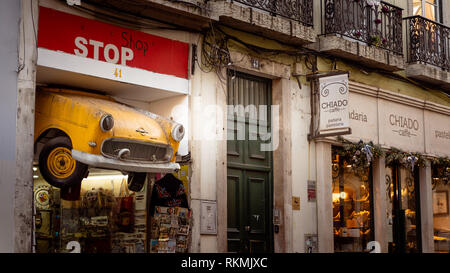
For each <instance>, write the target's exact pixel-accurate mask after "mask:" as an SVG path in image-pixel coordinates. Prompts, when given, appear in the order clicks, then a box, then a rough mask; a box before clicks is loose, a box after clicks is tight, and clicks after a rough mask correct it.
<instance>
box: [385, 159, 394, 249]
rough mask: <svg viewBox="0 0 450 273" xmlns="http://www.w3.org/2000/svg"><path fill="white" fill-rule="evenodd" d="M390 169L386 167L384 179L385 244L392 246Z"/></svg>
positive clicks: (392, 203)
mask: <svg viewBox="0 0 450 273" xmlns="http://www.w3.org/2000/svg"><path fill="white" fill-rule="evenodd" d="M392 171H393V170H392V168H391V167H386V178H385V186H386V188H385V189H386V201H387V206H386V223H387V227H388V230H387V232H386V237H387V242H388V243H390V244H392V243H393V242H394V236H393V232H394V229H393V226H394V218H393V214H392V212H393V209H394V178H393V174H392Z"/></svg>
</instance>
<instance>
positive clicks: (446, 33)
mask: <svg viewBox="0 0 450 273" xmlns="http://www.w3.org/2000/svg"><path fill="white" fill-rule="evenodd" d="M404 20H405V21H406V33H407V53H408V62H409V63H413V62H421V63H427V64H431V65H435V66H438V67H440V68H441V69H443V70H446V71H450V27H447V26H445V25H442V24H439V23H437V22H434V21H431V20H429V19H427V18H424V17H422V16H412V17H407V18H404Z"/></svg>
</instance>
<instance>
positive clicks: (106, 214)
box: [33, 166, 147, 253]
mask: <svg viewBox="0 0 450 273" xmlns="http://www.w3.org/2000/svg"><path fill="white" fill-rule="evenodd" d="M33 170H34V176H33V177H34V196H35V200H34V202H35V207H36V213H35V214H36V216H35V247H36V252H38V253H55V252H56V253H57V252H70V251H72V248H71V247H70V246H76V245H79V247H80V249H79V251H80V252H83V253H110V252H112V253H120V252H132V253H143V252H147V251H146V249H147V246H146V235H147V213H146V208H147V198H146V196H147V187H144V189H143V190H142V191H141V192H132V191H129V190H128V187H127V176H126V175H123V174H122V173H121V172H119V171H110V170H101V169H91V170H90V174H89V176H88V177H87V178H86V179H84V180H83V182H82V183H81V189H80V198H79V199H78V200H76V201H68V200H64V199H62V198H61V191H62V190H61V189H59V188H56V187H52V186H50V185H49V184H48V183H47V182H46V181H45V180H44V179H43V178H42V176H41V174H40V172H39V169H38V167H37V166H36V167H34V168H33ZM71 242H72V243H71Z"/></svg>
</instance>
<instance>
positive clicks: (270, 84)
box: [224, 70, 274, 253]
mask: <svg viewBox="0 0 450 273" xmlns="http://www.w3.org/2000/svg"><path fill="white" fill-rule="evenodd" d="M236 76H237V77H240V78H244V79H247V80H257V81H263V82H266V83H267V86H268V93H269V94H267V104H268V115H269V117H268V118H269V121H268V125H269V126H271V124H272V117H271V114H272V99H273V98H272V96H273V81H272V80H271V79H270V78H265V77H261V76H255V75H252V74H248V73H244V72H240V71H237V70H227V83H226V90H227V92H226V94H225V103H226V104H228V103H227V102H228V91H229V89H228V88H229V80H230V78H231V77H236ZM225 120H228V113H226V114H225ZM245 123H246V124H247V123H248V121H247V120H246V121H245ZM225 124H226V123H225ZM225 132H227V129H226V130H225ZM225 135H226V133H225ZM245 137H248V136H247V135H246V136H245ZM227 147H228V141H227V140H225V158H228V152H227ZM273 153H274V152H273V151H270V152H268V160H269V162H270V165H269V166H264V167H263V166H259V167H256V166H252V165H250V166H244V165H243V164H236V163H229V162H228V160H226V164H225V172H226V180H225V188H227V183H228V168H232V169H240V170H242V171H244V172H245V171H263V172H266V173H267V174H268V183H269V187H268V189H267V190H268V192H267V193H266V194H267V197H268V200H267V203H268V204H267V205H268V211H267V236H266V237H267V239H268V241H267V244H268V246H267V248H268V250H269V251H268V252H269V253H273V252H274V232H273V231H274V227H273V210H274V196H273V193H274V162H273ZM225 197H226V198H225V200H227V199H228V190H227V191H226V196H225ZM225 204H226V203H225ZM224 216H225V217H228V209H226V214H225V215H224ZM248 219H249V217H248V216H247V219H246V220H248ZM225 229H226V231H225V233H226V242H227V243H226V248H227V251H228V224H227V225H226V226H225ZM244 232H245V231H244V230H240V233H244Z"/></svg>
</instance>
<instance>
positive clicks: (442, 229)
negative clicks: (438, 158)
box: [432, 162, 450, 253]
mask: <svg viewBox="0 0 450 273" xmlns="http://www.w3.org/2000/svg"><path fill="white" fill-rule="evenodd" d="M437 163H438V162H437ZM447 163H448V162H447ZM449 180H450V167H448V166H447V165H443V164H433V165H432V183H433V187H432V188H433V224H434V251H435V252H439V253H450V214H449V205H450V204H449V191H450V183H449Z"/></svg>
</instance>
